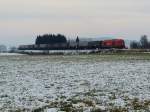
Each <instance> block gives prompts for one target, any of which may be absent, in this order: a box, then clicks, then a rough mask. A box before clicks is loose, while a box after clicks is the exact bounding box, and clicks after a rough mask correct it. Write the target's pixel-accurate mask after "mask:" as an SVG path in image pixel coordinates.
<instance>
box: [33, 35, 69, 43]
mask: <svg viewBox="0 0 150 112" xmlns="http://www.w3.org/2000/svg"><path fill="white" fill-rule="evenodd" d="M60 43H67V39H66V37H65V36H64V35H62V34H57V35H55V34H44V35H42V36H41V35H39V36H37V38H36V41H35V44H36V45H39V44H60Z"/></svg>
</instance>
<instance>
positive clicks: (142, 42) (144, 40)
mask: <svg viewBox="0 0 150 112" xmlns="http://www.w3.org/2000/svg"><path fill="white" fill-rule="evenodd" d="M140 45H141V48H142V49H147V48H148V47H149V42H148V38H147V35H143V36H141V39H140Z"/></svg>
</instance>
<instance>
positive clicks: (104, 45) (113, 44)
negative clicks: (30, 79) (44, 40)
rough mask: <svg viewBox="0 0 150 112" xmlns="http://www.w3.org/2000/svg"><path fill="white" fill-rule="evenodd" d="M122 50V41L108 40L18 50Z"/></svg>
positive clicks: (32, 46) (45, 45)
mask: <svg viewBox="0 0 150 112" xmlns="http://www.w3.org/2000/svg"><path fill="white" fill-rule="evenodd" d="M111 48H117V49H123V48H125V41H124V40H123V39H110V40H102V41H89V42H87V41H86V42H83V41H82V42H79V45H77V43H76V42H67V43H55V44H38V45H36V44H35V45H21V46H19V48H18V49H19V50H74V49H81V50H86V49H111Z"/></svg>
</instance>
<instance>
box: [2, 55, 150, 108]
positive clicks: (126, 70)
mask: <svg viewBox="0 0 150 112" xmlns="http://www.w3.org/2000/svg"><path fill="white" fill-rule="evenodd" d="M149 74H150V61H147V60H120V61H115V60H114V61H113V60H109V61H105V59H103V58H100V57H97V58H96V57H92V56H26V55H24V56H8V57H0V109H1V110H4V111H6V110H9V109H10V110H14V109H16V108H25V109H29V110H32V109H34V108H38V107H42V106H45V105H47V104H49V102H51V101H55V100H56V99H59V98H61V97H63V98H64V100H65V99H68V98H71V97H73V96H76V95H80V96H81V97H82V95H83V97H84V94H86V93H87V92H89V91H92V90H95V91H96V93H94V94H96V95H95V98H96V101H97V103H99V104H101V106H102V107H103V106H105V104H107V103H109V102H110V103H115V105H117V106H122V105H124V102H123V100H122V98H123V97H125V96H128V97H129V98H134V97H137V98H139V99H141V100H143V99H150V75H149ZM114 94H115V96H114ZM112 96H113V97H112ZM111 97H112V101H110V99H111ZM103 108H104V107H103Z"/></svg>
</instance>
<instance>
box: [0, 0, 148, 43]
mask: <svg viewBox="0 0 150 112" xmlns="http://www.w3.org/2000/svg"><path fill="white" fill-rule="evenodd" d="M149 11H150V0H1V1H0V40H1V41H0V44H7V45H19V44H31V43H33V42H34V39H35V38H36V35H38V34H44V33H63V34H65V35H67V36H69V37H75V36H77V35H79V36H82V37H102V36H107V35H108V36H109V35H110V36H116V37H124V38H126V39H139V37H140V36H141V35H142V34H147V35H149V36H150V31H149V29H150V14H149Z"/></svg>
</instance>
